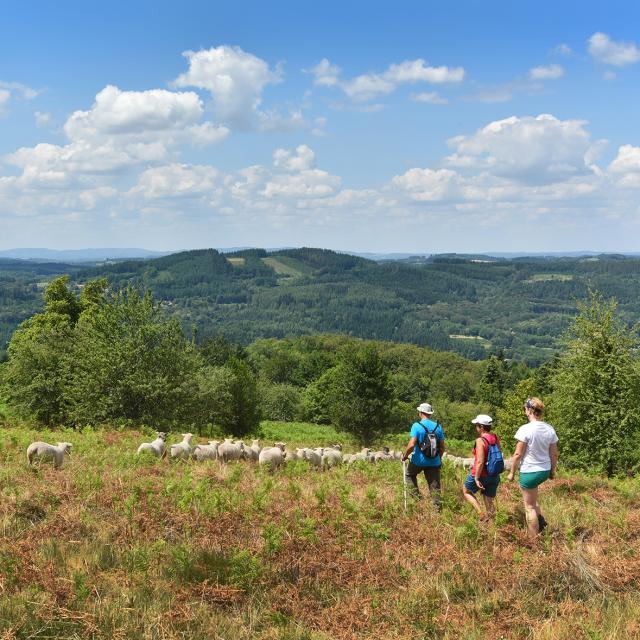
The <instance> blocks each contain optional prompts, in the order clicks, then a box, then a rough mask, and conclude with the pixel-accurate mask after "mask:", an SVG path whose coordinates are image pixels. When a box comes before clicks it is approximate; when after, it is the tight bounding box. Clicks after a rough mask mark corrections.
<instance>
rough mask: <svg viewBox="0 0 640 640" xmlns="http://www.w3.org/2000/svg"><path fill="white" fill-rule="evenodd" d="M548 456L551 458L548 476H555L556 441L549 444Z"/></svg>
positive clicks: (556, 461)
mask: <svg viewBox="0 0 640 640" xmlns="http://www.w3.org/2000/svg"><path fill="white" fill-rule="evenodd" d="M549 456H550V458H551V473H549V477H550V478H555V475H556V467H557V466H558V443H557V442H554V443H553V444H552V445H550V446H549Z"/></svg>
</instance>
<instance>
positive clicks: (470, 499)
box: [462, 485, 482, 515]
mask: <svg viewBox="0 0 640 640" xmlns="http://www.w3.org/2000/svg"><path fill="white" fill-rule="evenodd" d="M462 495H463V497H464V499H465V500H466V501H467V502H468V503H469V504H470V505H471V506H472V507H473V508H474V509H475V510H476V511H477V512H478V513H479V514H480V515H482V508H481V507H480V503H479V502H478V500H477V499H476V497H475V496H474V495H473V493H471V491H469V489H467V487H465V486H464V485H463V486H462Z"/></svg>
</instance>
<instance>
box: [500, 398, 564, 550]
mask: <svg viewBox="0 0 640 640" xmlns="http://www.w3.org/2000/svg"><path fill="white" fill-rule="evenodd" d="M524 410H525V413H526V414H527V418H528V420H529V422H528V423H527V424H524V425H522V426H521V427H520V428H519V429H518V431H517V432H516V435H515V438H516V440H517V441H518V444H517V446H516V452H515V454H514V456H513V466H512V467H511V472H510V473H509V476H508V479H509V480H513V477H514V474H515V471H516V469H517V468H518V467H520V489H522V498H523V500H524V510H525V514H526V517H527V530H528V533H529V537H530V538H536V537H537V536H538V534H540V533H542V531H543V530H544V528H545V527H546V526H547V521H546V520H545V519H544V516H543V515H542V512H541V511H540V505H539V504H538V487H539V486H540V485H541V484H542V483H543V482H544V481H545V480H548V479H549V478H553V477H554V476H555V474H556V467H557V464H558V436H557V435H556V432H555V429H554V428H553V427H552V426H551V425H550V424H548V423H546V422H543V421H542V415H543V414H544V404H543V403H542V400H540V398H527V400H526V402H525V404H524Z"/></svg>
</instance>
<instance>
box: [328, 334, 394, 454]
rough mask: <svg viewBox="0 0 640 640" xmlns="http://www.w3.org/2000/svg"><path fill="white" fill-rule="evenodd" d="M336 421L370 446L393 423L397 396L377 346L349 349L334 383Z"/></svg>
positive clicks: (333, 411)
mask: <svg viewBox="0 0 640 640" xmlns="http://www.w3.org/2000/svg"><path fill="white" fill-rule="evenodd" d="M330 394H331V405H330V407H329V413H330V415H331V418H332V422H333V423H334V424H335V425H336V426H337V427H338V428H339V429H340V430H341V431H346V432H348V433H351V434H353V435H354V436H355V437H356V438H357V439H358V440H359V441H360V442H361V443H362V444H363V445H365V446H368V445H370V444H372V443H373V441H374V440H376V439H377V438H379V437H380V436H381V435H382V434H384V433H385V432H387V431H388V430H389V429H390V427H391V426H392V425H391V420H392V412H393V408H394V397H393V390H392V386H391V381H390V378H389V374H388V372H387V370H386V368H385V366H384V363H383V361H382V359H381V358H380V356H379V355H378V352H377V350H376V349H375V347H373V346H371V345H367V346H364V347H360V348H357V349H352V350H347V351H346V352H345V353H344V354H343V356H342V358H341V359H340V361H339V363H338V365H337V367H336V370H335V379H334V381H333V384H332V385H331V386H330Z"/></svg>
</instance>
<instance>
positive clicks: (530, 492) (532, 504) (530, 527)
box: [522, 487, 540, 539]
mask: <svg viewBox="0 0 640 640" xmlns="http://www.w3.org/2000/svg"><path fill="white" fill-rule="evenodd" d="M522 497H523V499H524V511H525V515H526V518H527V531H528V532H529V537H530V538H534V539H535V538H537V537H538V534H539V533H540V529H539V527H538V514H539V513H540V506H539V505H538V488H537V487H536V488H535V489H522Z"/></svg>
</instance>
